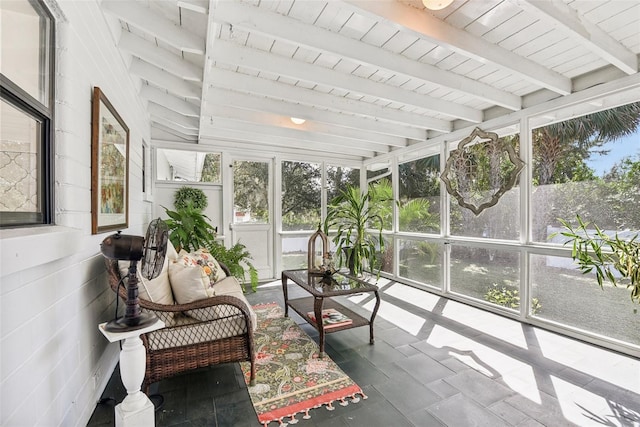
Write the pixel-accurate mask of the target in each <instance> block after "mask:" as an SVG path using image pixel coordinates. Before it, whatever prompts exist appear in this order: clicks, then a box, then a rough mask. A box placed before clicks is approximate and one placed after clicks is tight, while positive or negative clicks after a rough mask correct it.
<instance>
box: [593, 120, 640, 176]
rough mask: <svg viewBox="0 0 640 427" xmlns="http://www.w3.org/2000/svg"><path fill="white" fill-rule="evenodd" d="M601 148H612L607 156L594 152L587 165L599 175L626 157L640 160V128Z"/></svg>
mask: <svg viewBox="0 0 640 427" xmlns="http://www.w3.org/2000/svg"><path fill="white" fill-rule="evenodd" d="M599 150H610V151H609V154H608V155H606V156H601V155H600V154H592V155H591V157H590V158H589V159H587V165H588V166H589V167H590V168H591V169H593V170H595V171H596V175H597V176H602V175H604V174H605V173H607V172H609V171H610V170H611V167H612V166H613V165H614V164H616V163H618V162H619V161H620V160H622V159H623V158H625V157H629V156H632V157H634V158H635V159H636V160H640V128H638V129H637V130H636V133H635V134H633V135H629V136H626V137H623V138H620V139H617V140H615V141H610V142H608V143H606V144H605V145H603V146H602V147H601V148H599Z"/></svg>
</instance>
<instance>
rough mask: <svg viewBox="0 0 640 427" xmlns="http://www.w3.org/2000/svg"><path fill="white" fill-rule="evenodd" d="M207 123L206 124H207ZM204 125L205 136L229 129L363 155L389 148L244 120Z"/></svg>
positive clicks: (224, 119) (218, 119) (220, 120)
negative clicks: (212, 131)
mask: <svg viewBox="0 0 640 427" xmlns="http://www.w3.org/2000/svg"><path fill="white" fill-rule="evenodd" d="M205 123H206V124H205ZM205 123H203V126H202V128H203V130H202V133H203V134H207V135H208V134H209V129H210V128H214V129H227V130H233V131H243V132H253V133H256V134H262V135H271V136H274V137H278V138H284V139H290V140H295V141H300V142H304V143H306V144H320V145H323V146H327V147H332V149H334V150H347V151H354V152H359V153H362V155H370V154H371V155H373V153H374V152H377V153H388V152H389V151H390V149H389V147H388V146H383V145H377V144H369V143H367V142H365V141H358V140H354V139H350V138H345V137H340V136H331V137H327V135H322V134H318V133H314V132H307V131H304V130H299V129H290V128H283V127H279V126H277V125H273V124H264V123H250V122H247V121H245V120H244V119H236V118H229V117H222V118H221V117H213V118H211V120H210V121H208V122H205Z"/></svg>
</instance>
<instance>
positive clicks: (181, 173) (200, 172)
mask: <svg viewBox="0 0 640 427" xmlns="http://www.w3.org/2000/svg"><path fill="white" fill-rule="evenodd" d="M155 151H156V179H157V180H158V181H183V182H207V183H210V184H220V153H206V152H203V151H187V150H169V149H164V148H158V149H157V150H155Z"/></svg>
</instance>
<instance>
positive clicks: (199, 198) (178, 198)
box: [173, 186, 209, 212]
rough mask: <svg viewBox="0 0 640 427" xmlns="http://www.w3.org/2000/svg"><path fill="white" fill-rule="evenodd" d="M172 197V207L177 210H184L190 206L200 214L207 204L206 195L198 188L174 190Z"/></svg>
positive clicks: (185, 187)
mask: <svg viewBox="0 0 640 427" xmlns="http://www.w3.org/2000/svg"><path fill="white" fill-rule="evenodd" d="M173 197H174V198H173V205H174V206H175V208H176V209H177V210H181V209H186V208H187V207H188V206H189V205H191V206H192V207H193V208H194V209H196V210H198V211H200V212H202V211H203V210H204V209H205V208H206V207H207V205H208V204H209V201H208V200H207V195H206V194H204V191H202V190H201V189H199V188H193V187H187V186H184V187H181V188H179V189H178V190H176V192H175V194H174V196H173Z"/></svg>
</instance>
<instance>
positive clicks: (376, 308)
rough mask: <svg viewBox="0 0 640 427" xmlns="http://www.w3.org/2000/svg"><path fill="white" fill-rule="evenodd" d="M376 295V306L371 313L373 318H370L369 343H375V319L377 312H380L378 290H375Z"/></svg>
mask: <svg viewBox="0 0 640 427" xmlns="http://www.w3.org/2000/svg"><path fill="white" fill-rule="evenodd" d="M374 294H375V295H376V306H375V307H373V312H372V313H371V319H370V320H369V344H373V342H374V339H373V321H374V319H375V318H376V314H377V313H378V308H379V307H380V294H379V293H378V291H374Z"/></svg>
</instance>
